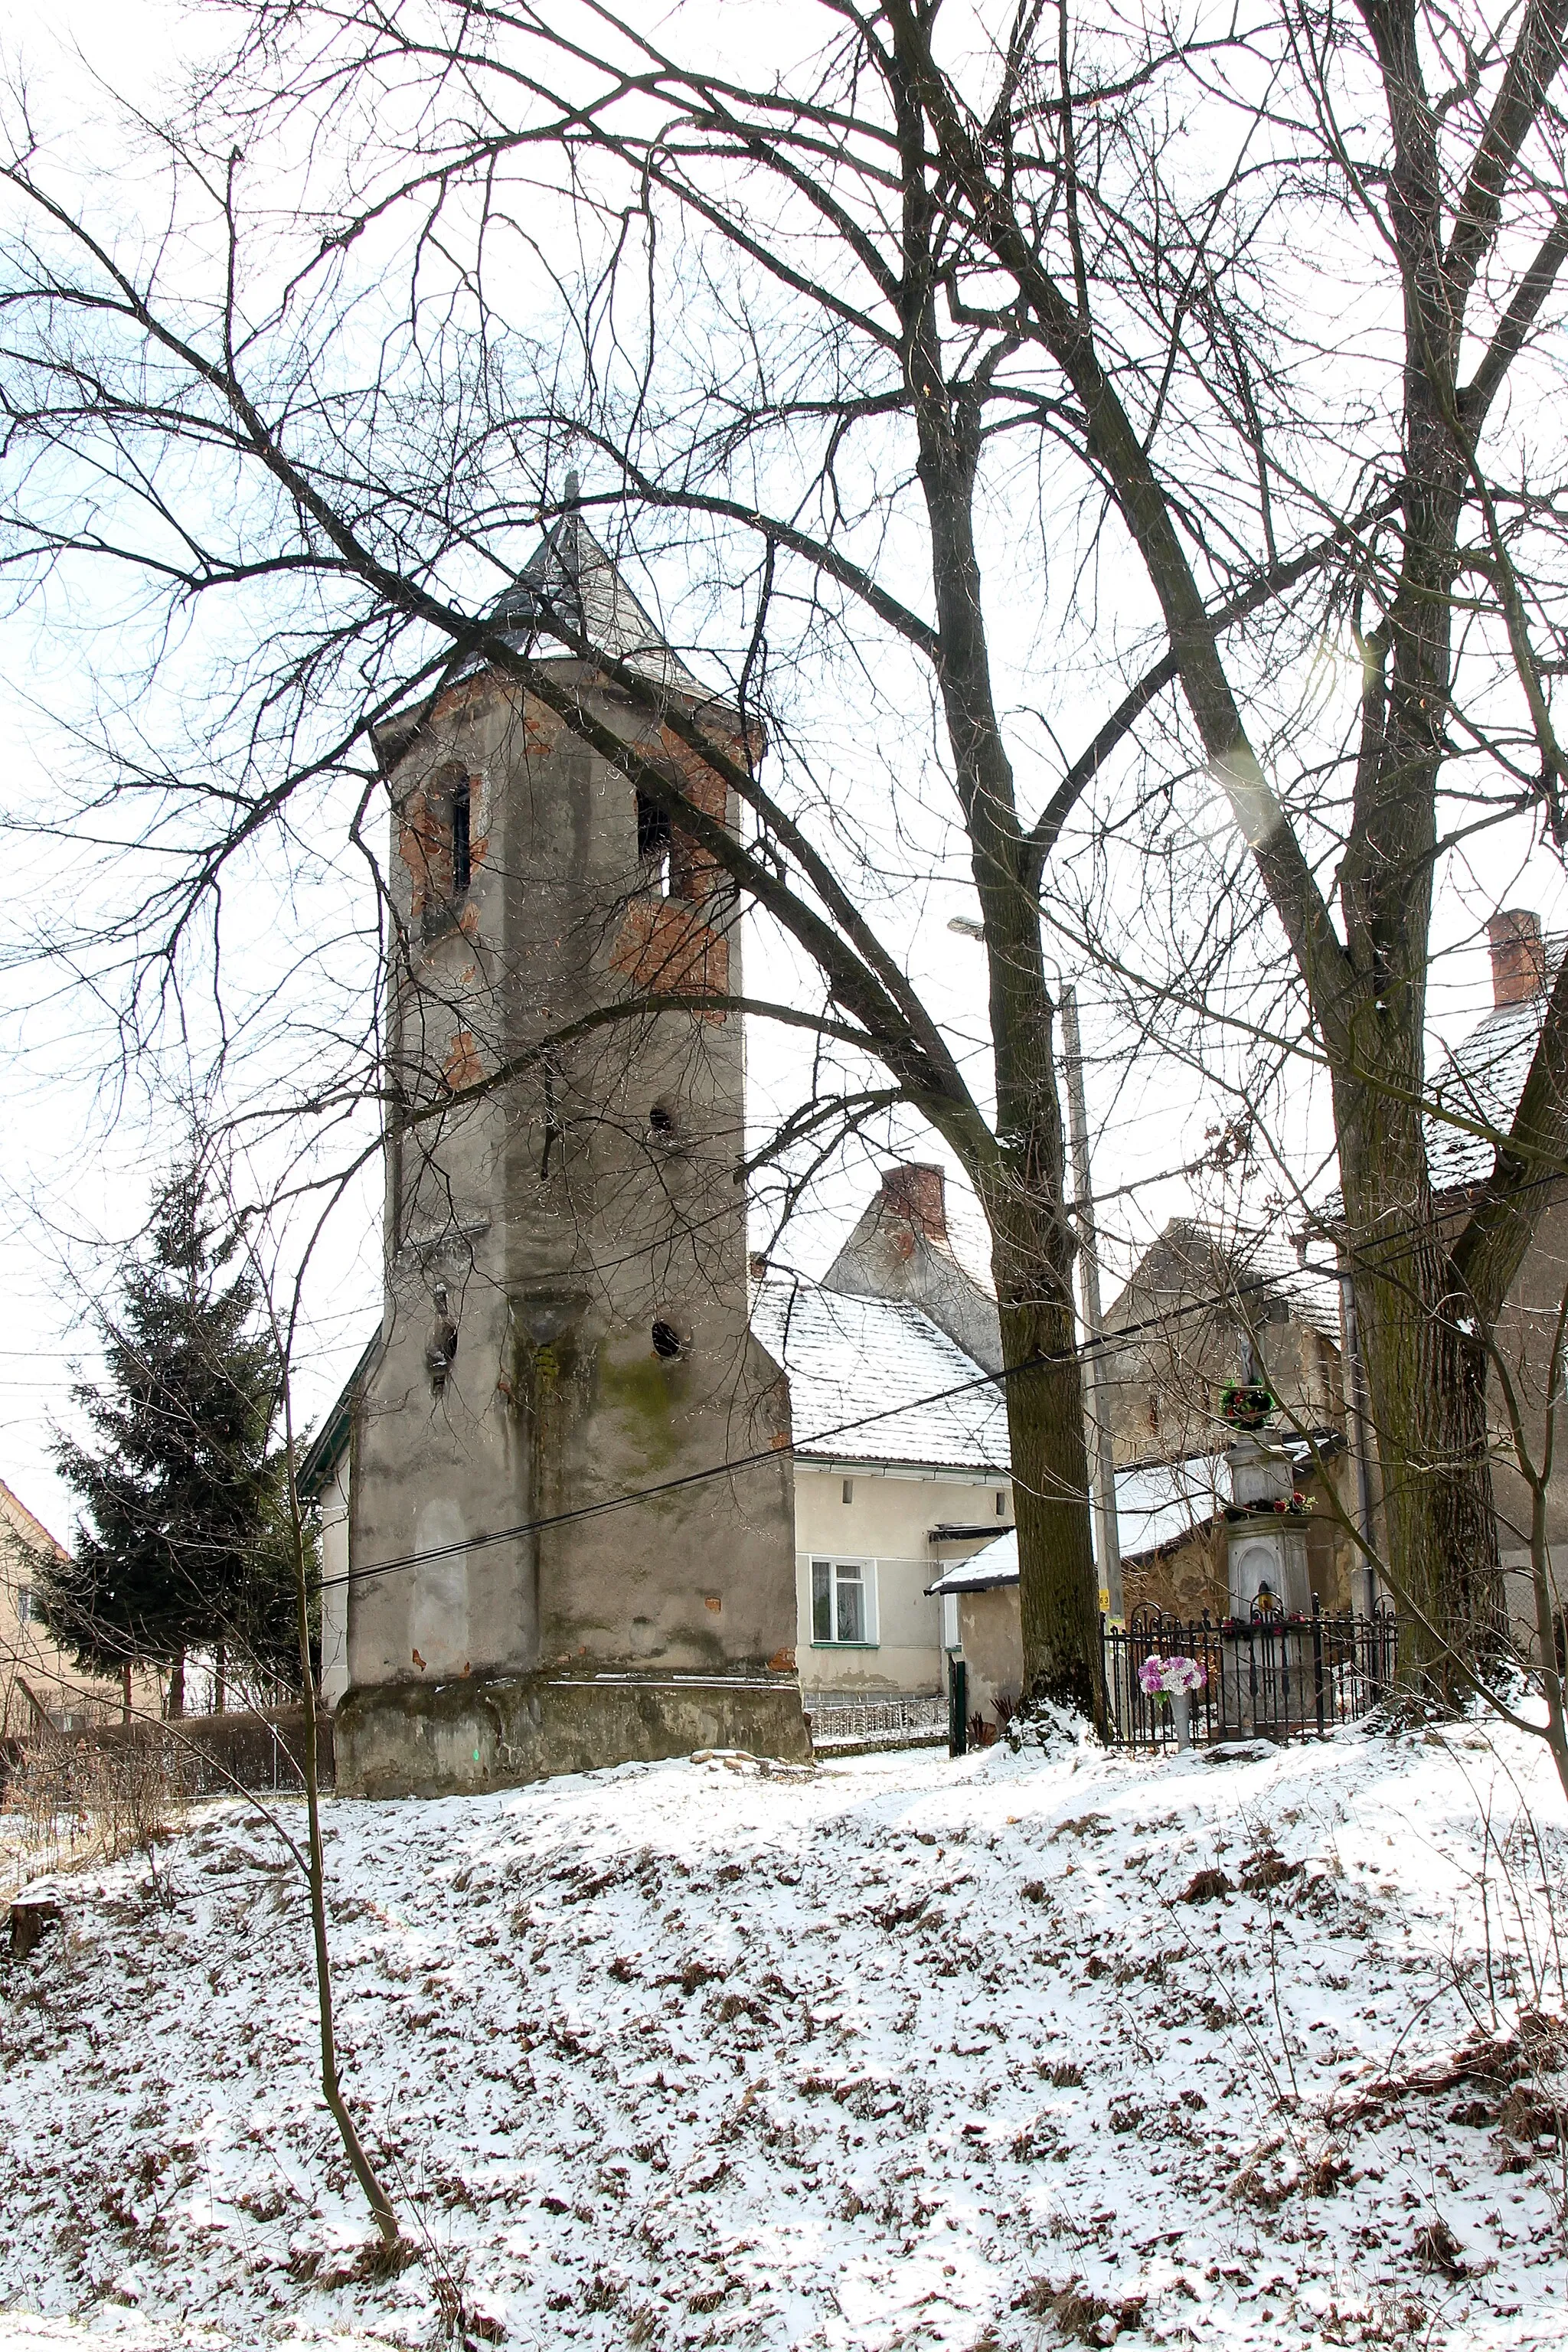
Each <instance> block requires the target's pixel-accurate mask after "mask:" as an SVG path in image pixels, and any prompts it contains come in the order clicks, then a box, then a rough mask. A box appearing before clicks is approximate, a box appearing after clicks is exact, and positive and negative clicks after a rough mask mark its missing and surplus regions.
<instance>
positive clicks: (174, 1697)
mask: <svg viewBox="0 0 1568 2352" xmlns="http://www.w3.org/2000/svg"><path fill="white" fill-rule="evenodd" d="M184 1711H185V1654H184V1650H176V1651H175V1653H174V1657H173V1658H172V1659H171V1661H170V1664H169V1701H168V1706H167V1707H166V1708H165V1710H164V1712H165V1713H166V1714H167V1716H168V1718H169V1721H170V1722H171V1723H178V1722H179V1720H180V1718H181V1717H182V1716H183V1715H184Z"/></svg>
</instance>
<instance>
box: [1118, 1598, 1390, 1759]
mask: <svg viewBox="0 0 1568 2352" xmlns="http://www.w3.org/2000/svg"><path fill="white" fill-rule="evenodd" d="M1100 1642H1101V1646H1102V1651H1103V1654H1104V1659H1105V1684H1106V1695H1107V1698H1108V1700H1109V1704H1110V1717H1111V1723H1112V1726H1113V1731H1112V1737H1113V1738H1115V1739H1116V1741H1117V1742H1118V1744H1119V1745H1121V1746H1122V1747H1126V1748H1170V1747H1173V1746H1174V1744H1175V1737H1176V1734H1175V1727H1174V1724H1173V1718H1172V1715H1171V1711H1170V1709H1169V1708H1168V1707H1167V1706H1166V1705H1165V1704H1164V1702H1163V1700H1162V1699H1161V1698H1159V1697H1151V1696H1149V1694H1148V1693H1147V1692H1146V1691H1145V1690H1144V1689H1143V1687H1142V1684H1141V1683H1140V1681H1139V1678H1138V1677H1139V1672H1140V1669H1141V1668H1142V1665H1143V1663H1144V1661H1145V1659H1147V1658H1151V1657H1161V1658H1170V1657H1184V1658H1195V1659H1196V1660H1197V1662H1198V1664H1199V1665H1200V1666H1202V1668H1203V1669H1204V1686H1203V1688H1202V1690H1200V1691H1197V1692H1195V1693H1194V1696H1193V1700H1192V1738H1193V1742H1194V1746H1212V1745H1214V1744H1215V1742H1217V1741H1221V1740H1226V1739H1258V1738H1264V1739H1311V1738H1325V1737H1326V1736H1327V1734H1328V1733H1329V1732H1331V1730H1332V1729H1333V1727H1334V1726H1335V1725H1336V1724H1340V1723H1353V1722H1355V1721H1356V1720H1357V1719H1358V1718H1359V1717H1362V1716H1363V1715H1367V1714H1369V1713H1370V1712H1371V1710H1372V1709H1373V1707H1374V1706H1377V1704H1378V1702H1379V1701H1380V1700H1381V1699H1383V1698H1384V1697H1386V1696H1387V1694H1388V1692H1389V1690H1390V1688H1391V1687H1392V1685H1393V1682H1394V1666H1395V1664H1396V1660H1397V1654H1398V1625H1397V1622H1396V1620H1395V1618H1394V1612H1392V1610H1389V1611H1384V1610H1377V1611H1374V1612H1373V1614H1372V1615H1371V1616H1361V1615H1358V1614H1357V1613H1356V1612H1354V1611H1351V1610H1346V1611H1344V1612H1335V1613H1333V1614H1329V1613H1326V1612H1324V1611H1322V1610H1321V1609H1320V1608H1319V1607H1318V1605H1317V1603H1316V1601H1314V1602H1313V1605H1312V1613H1311V1615H1310V1617H1285V1616H1281V1615H1279V1614H1278V1613H1275V1614H1268V1613H1266V1612H1261V1611H1259V1610H1257V1609H1254V1611H1253V1612H1252V1613H1251V1615H1250V1616H1247V1617H1242V1618H1237V1617H1229V1618H1225V1619H1223V1620H1221V1621H1220V1622H1217V1623H1216V1622H1215V1621H1214V1620H1212V1619H1211V1618H1210V1617H1208V1616H1207V1615H1206V1614H1205V1616H1204V1617H1203V1618H1202V1619H1197V1618H1191V1617H1187V1618H1182V1617H1173V1616H1169V1615H1167V1614H1166V1613H1165V1612H1164V1611H1163V1610H1158V1609H1148V1608H1142V1609H1135V1610H1134V1611H1133V1612H1132V1613H1131V1616H1130V1617H1129V1618H1128V1620H1127V1622H1126V1625H1125V1626H1124V1627H1123V1626H1112V1625H1110V1624H1109V1623H1107V1622H1104V1621H1103V1620H1102V1621H1101V1627H1100Z"/></svg>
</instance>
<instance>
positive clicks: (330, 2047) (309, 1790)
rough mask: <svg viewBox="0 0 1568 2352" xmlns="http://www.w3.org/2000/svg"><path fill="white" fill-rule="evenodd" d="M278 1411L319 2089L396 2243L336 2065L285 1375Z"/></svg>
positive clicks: (315, 1696)
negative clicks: (299, 1703)
mask: <svg viewBox="0 0 1568 2352" xmlns="http://www.w3.org/2000/svg"><path fill="white" fill-rule="evenodd" d="M283 1412H284V1444H285V1445H286V1447H287V1452H288V1463H289V1546H290V1549H291V1552H292V1555H293V1562H294V1607H295V1620H296V1623H297V1626H298V1629H299V1636H300V1691H301V1693H302V1695H303V1697H304V1701H305V1732H304V1759H303V1761H304V1772H305V1821H306V1828H307V1832H308V1843H307V1854H308V1859H309V1863H310V1945H311V1950H312V1953H313V1955H314V1958H315V1964H316V2016H317V2021H318V2024H319V2027H320V2032H321V2095H322V2097H323V2098H324V2099H325V2101H326V2103H327V2106H328V2108H329V2110H330V2111H331V2118H332V2121H333V2123H334V2124H336V2126H337V2127H338V2137H339V2138H340V2139H341V2140H342V2144H343V2153H344V2154H345V2156H346V2157H347V2158H348V2160H349V2163H350V2165H351V2166H352V2167H353V2175H354V2178H355V2179H356V2180H357V2181H358V2182H359V2185H360V2187H361V2189H363V2191H364V2197H365V2202H366V2203H367V2204H368V2205H369V2207H370V2210H371V2212H372V2214H373V2215H374V2219H375V2226H376V2228H377V2229H378V2230H379V2231H380V2232H381V2235H382V2238H383V2241H384V2243H385V2244H387V2245H388V2246H397V2245H399V2244H401V2242H402V2239H401V2234H400V2232H399V2230H398V2227H397V2215H396V2213H395V2211H394V2210H393V2205H392V2200H391V2199H390V2198H389V2197H388V2195H387V2193H386V2191H385V2189H384V2188H383V2187H382V2185H381V2180H380V2179H379V2177H378V2175H377V2173H376V2170H375V2167H374V2165H373V2164H372V2162H371V2160H370V2158H369V2157H368V2156H367V2155H366V2153H365V2150H364V2145H363V2141H362V2140H361V2138H360V2136H359V2130H358V2127H357V2126H356V2125H355V2123H354V2119H353V2116H352V2115H351V2114H350V2113H349V2106H348V2102H347V2100H346V2099H345V2098H344V2096H343V2087H342V2077H341V2075H340V2074H339V2071H338V2043H337V2032H336V2028H335V2026H334V2023H333V2016H332V1962H331V1948H330V1946H329V1943H328V1940H327V1864H326V1853H325V1850H324V1848H323V1846H322V1844H321V1751H320V1744H319V1741H318V1738H317V1728H316V1727H317V1716H318V1712H319V1709H320V1707H321V1693H320V1692H319V1690H318V1689H317V1687H316V1664H315V1660H314V1658H313V1656H312V1655H311V1651H310V1567H309V1563H308V1560H307V1558H306V1550H305V1529H304V1524H303V1521H302V1520H301V1518H300V1494H299V1489H298V1487H297V1486H296V1485H295V1483H294V1431H293V1423H292V1419H291V1417H290V1413H289V1395H288V1383H287V1381H285V1382H284V1406H283Z"/></svg>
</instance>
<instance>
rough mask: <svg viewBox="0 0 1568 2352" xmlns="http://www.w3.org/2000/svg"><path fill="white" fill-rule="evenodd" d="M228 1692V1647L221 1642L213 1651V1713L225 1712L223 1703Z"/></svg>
mask: <svg viewBox="0 0 1568 2352" xmlns="http://www.w3.org/2000/svg"><path fill="white" fill-rule="evenodd" d="M227 1692H228V1647H227V1644H226V1643H223V1642H219V1643H218V1644H217V1645H216V1649H215V1650H214V1652H213V1713H214V1714H215V1715H221V1714H222V1713H223V1703H224V1700H225V1698H226V1696H227Z"/></svg>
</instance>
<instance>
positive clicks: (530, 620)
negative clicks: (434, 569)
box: [492, 474, 710, 699]
mask: <svg viewBox="0 0 1568 2352" xmlns="http://www.w3.org/2000/svg"><path fill="white" fill-rule="evenodd" d="M492 618H494V619H495V620H498V621H500V622H501V623H503V624H504V625H505V628H506V633H507V635H508V636H509V637H510V638H512V639H513V641H514V642H515V644H516V645H517V646H518V649H519V651H520V652H524V653H531V652H533V651H534V650H536V648H537V646H538V645H539V642H540V640H541V639H552V640H553V641H554V642H555V643H556V644H563V643H564V640H563V638H562V636H561V634H560V632H561V628H562V627H563V626H564V627H565V628H566V629H568V630H569V631H571V632H572V634H573V635H580V636H581V637H582V638H583V639H584V641H585V643H586V644H587V645H588V646H590V647H591V648H592V649H593V650H594V651H595V652H600V653H605V654H608V655H610V656H612V657H613V658H614V659H615V660H616V661H620V662H624V663H625V664H626V667H627V668H628V669H635V670H637V671H639V672H640V673H641V675H642V676H643V677H651V678H654V679H657V681H658V684H659V685H661V686H668V687H672V688H674V689H675V690H676V692H677V693H679V694H690V695H697V696H700V697H701V698H703V699H709V698H710V689H709V688H706V687H705V686H703V685H702V684H701V682H700V680H699V679H698V678H695V677H693V676H692V674H691V672H690V671H689V669H688V668H687V667H686V664H685V663H684V662H683V661H682V660H681V658H680V656H679V654H678V653H677V652H676V651H675V649H674V647H673V646H670V645H669V644H668V641H667V640H666V638H665V636H664V635H663V634H662V632H661V631H660V630H659V629H658V627H657V626H656V625H655V624H654V623H653V621H651V620H650V619H649V617H648V615H647V613H646V612H645V611H644V609H643V607H642V605H641V604H638V602H637V598H636V597H635V596H634V595H633V593H632V592H631V590H630V589H629V588H628V587H627V585H626V582H625V581H624V580H623V579H622V577H621V574H620V572H619V571H618V569H617V568H616V564H615V562H614V561H613V560H612V558H611V557H610V555H609V553H608V552H607V551H606V550H605V548H603V547H602V546H601V545H600V544H599V541H597V540H596V539H595V536H594V534H593V532H592V531H591V530H589V529H588V526H587V524H586V523H585V522H584V520H583V516H582V512H581V510H580V509H579V507H578V504H577V477H576V475H575V474H568V475H567V477H566V511H565V513H564V514H563V515H562V517H561V518H560V520H559V521H557V522H553V523H552V524H551V526H550V528H549V529H548V530H546V532H545V534H544V536H543V538H542V540H541V541H540V542H539V545H538V546H537V547H536V548H535V549H534V551H533V553H532V554H531V556H530V557H529V559H528V562H526V563H525V564H524V565H523V567H522V570H521V572H519V573H518V575H517V578H516V579H515V580H514V581H513V583H512V584H511V586H510V588H509V589H508V590H507V591H506V593H504V595H502V596H500V598H498V600H497V602H496V604H495V607H494V611H493V614H492ZM566 650H567V651H568V652H574V651H575V647H574V646H567V647H566Z"/></svg>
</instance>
